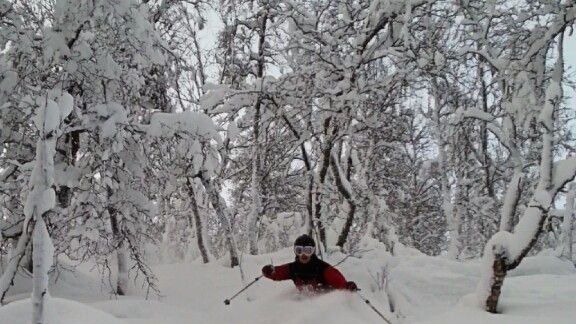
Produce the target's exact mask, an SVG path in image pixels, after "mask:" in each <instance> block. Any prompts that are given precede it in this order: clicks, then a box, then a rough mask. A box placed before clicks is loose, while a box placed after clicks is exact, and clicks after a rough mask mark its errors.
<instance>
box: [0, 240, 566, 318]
mask: <svg viewBox="0 0 576 324" xmlns="http://www.w3.org/2000/svg"><path fill="white" fill-rule="evenodd" d="M398 253H399V254H398V255H397V256H394V257H393V256H391V255H390V254H388V253H387V252H385V251H383V250H382V249H378V248H376V249H371V250H367V251H366V252H365V253H364V255H363V257H362V258H354V257H349V258H347V259H346V260H345V261H344V262H343V263H342V264H340V265H339V266H338V268H339V269H340V270H341V272H342V273H343V274H344V275H345V276H346V278H347V279H348V280H354V281H355V282H356V283H357V284H358V286H359V287H360V288H361V289H362V291H361V294H362V295H363V296H365V297H366V298H368V299H369V300H370V301H371V302H372V304H373V305H374V306H375V307H376V308H378V309H379V310H381V311H382V313H383V314H384V315H385V316H386V317H387V318H388V319H390V320H391V321H392V322H393V323H395V324H396V323H407V324H411V323H417V324H460V323H471V324H480V323H482V324H484V323H486V324H504V323H506V324H536V323H545V322H551V323H559V324H568V323H573V321H574V318H576V307H574V306H575V305H576V271H575V269H574V266H573V265H572V264H570V263H568V262H564V261H561V260H559V259H558V258H555V257H551V256H537V257H529V258H527V259H526V260H525V262H523V263H522V264H521V265H520V267H519V268H518V269H517V270H515V271H513V272H511V273H510V276H509V277H508V278H507V279H506V282H505V284H504V288H503V293H502V299H501V306H502V312H503V314H497V315H494V314H489V313H486V312H484V311H482V310H480V309H479V308H478V306H477V305H476V304H475V300H474V298H473V296H471V295H470V294H471V293H472V292H474V289H475V287H476V284H477V283H478V280H479V276H480V273H479V271H480V262H479V261H470V262H456V261H452V260H449V259H446V258H443V257H429V256H426V255H422V254H420V253H418V252H417V251H414V250H412V249H399V250H398ZM344 258H346V256H345V255H343V254H341V253H338V252H334V253H332V254H331V255H330V256H329V257H328V258H327V260H326V261H328V262H329V263H332V264H335V263H338V262H339V261H341V260H343V259H344ZM243 259H244V261H243V272H244V274H245V280H244V282H242V280H241V276H240V271H239V269H238V268H235V269H230V268H228V267H225V266H222V262H220V261H215V262H212V263H210V264H207V265H205V264H202V263H200V262H193V263H183V264H164V265H157V266H155V267H154V271H155V274H156V275H157V277H158V279H159V288H160V289H161V294H162V295H161V296H154V297H152V298H151V299H149V300H145V298H144V297H138V296H130V297H111V296H110V295H109V294H108V293H107V289H106V288H105V287H101V285H102V282H100V281H98V280H96V278H94V277H93V274H89V273H87V274H83V273H82V272H77V273H71V272H67V273H65V274H63V275H61V277H60V279H59V280H57V281H54V280H53V282H52V294H53V295H57V296H59V297H64V298H68V299H74V300H81V301H82V302H84V303H86V304H87V305H86V304H79V303H77V302H73V301H69V300H63V299H58V298H54V299H52V300H53V301H55V303H56V307H55V308H54V309H57V310H58V312H59V313H58V314H59V315H60V316H62V322H60V323H63V324H68V323H82V324H91V323H100V324H111V323H112V324H117V323H131V324H158V323H166V324H190V323H202V324H212V323H218V324H220V323H233V324H248V323H250V324H268V323H288V324H300V323H302V324H303V323H306V324H308V323H315V324H328V323H329V324H350V323H355V324H356V323H357V324H364V323H371V324H373V323H383V322H384V321H382V319H380V318H379V317H378V315H377V314H375V313H374V312H373V311H372V310H371V309H370V308H369V307H368V306H367V305H366V304H365V303H364V302H363V301H362V299H361V298H360V297H359V296H357V295H356V294H355V293H351V292H346V291H336V292H331V293H328V294H323V295H317V296H309V295H306V294H301V293H299V292H298V291H297V289H296V288H295V287H294V285H293V284H292V282H291V281H283V282H274V281H271V280H268V279H266V278H262V279H260V280H259V281H258V282H257V283H255V284H254V285H253V286H251V287H250V288H249V289H248V290H247V291H246V292H245V293H244V294H241V295H239V296H238V297H237V298H235V299H234V300H232V303H231V304H230V305H228V306H226V305H224V302H223V301H224V300H225V299H226V298H229V297H231V296H232V295H234V293H236V292H237V291H238V290H239V289H241V288H242V287H243V285H244V284H245V283H248V282H250V281H252V280H253V279H254V278H255V277H256V276H258V275H260V269H261V267H262V266H264V265H266V264H270V263H272V264H275V265H278V264H282V263H285V262H290V261H292V259H293V254H292V250H291V249H284V250H281V251H278V252H276V253H272V254H267V255H260V256H247V255H244V258H243ZM83 269H88V267H84V268H83ZM26 279H27V278H19V280H18V281H17V286H16V287H14V289H13V292H15V293H17V295H12V296H11V297H10V298H12V300H15V299H18V298H23V297H24V296H25V297H24V298H27V297H28V296H30V295H29V288H30V287H29V284H27V283H26ZM142 296H143V294H142ZM17 297H18V298H17ZM391 307H392V308H393V309H394V312H392V311H391ZM30 312H31V307H30V304H29V300H28V299H26V300H23V301H14V302H12V303H10V304H9V305H8V306H6V307H0V323H1V324H4V323H10V324H19V323H28V320H29V316H30ZM95 319H98V321H93V320H95ZM65 321H69V322H65ZM70 321H72V322H70Z"/></svg>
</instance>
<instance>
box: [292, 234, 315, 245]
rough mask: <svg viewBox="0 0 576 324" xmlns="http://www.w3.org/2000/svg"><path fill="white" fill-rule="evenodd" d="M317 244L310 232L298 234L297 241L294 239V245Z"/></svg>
mask: <svg viewBox="0 0 576 324" xmlns="http://www.w3.org/2000/svg"><path fill="white" fill-rule="evenodd" d="M296 245H299V246H316V243H315V242H314V239H313V238H311V237H310V235H308V234H302V235H300V236H298V238H297V239H296V241H294V246H296Z"/></svg>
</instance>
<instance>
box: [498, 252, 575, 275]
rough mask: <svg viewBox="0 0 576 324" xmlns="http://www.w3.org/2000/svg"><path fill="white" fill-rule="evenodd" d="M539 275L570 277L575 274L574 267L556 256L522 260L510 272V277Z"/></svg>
mask: <svg viewBox="0 0 576 324" xmlns="http://www.w3.org/2000/svg"><path fill="white" fill-rule="evenodd" d="M540 274H551V275H572V274H576V268H575V267H574V265H573V264H572V263H571V262H569V261H566V260H562V259H560V258H558V257H556V256H546V255H538V256H533V257H528V258H524V260H522V263H520V265H519V266H518V268H516V269H514V270H512V271H510V273H509V274H508V275H509V276H510V277H516V276H532V275H540Z"/></svg>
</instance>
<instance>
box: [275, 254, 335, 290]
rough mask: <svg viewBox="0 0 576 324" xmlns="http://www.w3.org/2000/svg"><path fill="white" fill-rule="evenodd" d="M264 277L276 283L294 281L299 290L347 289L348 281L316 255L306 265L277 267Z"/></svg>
mask: <svg viewBox="0 0 576 324" xmlns="http://www.w3.org/2000/svg"><path fill="white" fill-rule="evenodd" d="M264 276H265V277H267V278H269V279H272V280H276V281H279V280H288V279H292V281H293V282H294V284H295V285H296V287H297V288H298V289H303V288H311V289H313V290H321V289H329V288H333V289H346V279H345V278H344V276H343V275H342V274H341V273H340V271H338V270H337V269H336V268H334V267H333V266H331V265H329V264H328V263H326V262H324V261H322V260H320V259H318V257H317V256H316V255H312V257H311V259H310V261H309V262H308V263H306V264H303V263H300V262H298V261H297V260H296V261H294V262H291V263H286V264H283V265H279V266H276V267H274V271H272V273H271V274H269V275H266V274H264Z"/></svg>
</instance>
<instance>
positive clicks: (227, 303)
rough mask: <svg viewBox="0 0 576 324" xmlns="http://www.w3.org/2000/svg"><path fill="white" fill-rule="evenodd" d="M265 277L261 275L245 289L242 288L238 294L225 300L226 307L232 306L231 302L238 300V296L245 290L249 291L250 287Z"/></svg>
mask: <svg viewBox="0 0 576 324" xmlns="http://www.w3.org/2000/svg"><path fill="white" fill-rule="evenodd" d="M262 277H263V275H259V276H258V277H257V278H256V279H254V280H253V281H252V282H251V283H249V284H247V285H246V286H245V287H244V288H242V289H241V290H240V291H239V292H237V293H236V294H235V295H234V296H232V297H230V298H228V299H225V300H224V304H225V305H230V301H231V300H232V299H234V298H236V296H238V295H240V294H241V293H242V292H243V291H244V290H246V289H248V287H250V286H252V285H253V284H254V283H256V281H258V279H260V278H262Z"/></svg>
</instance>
